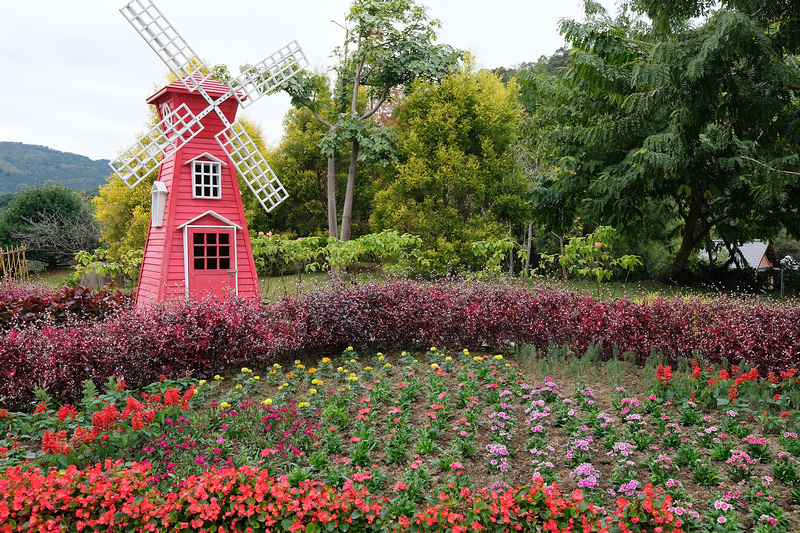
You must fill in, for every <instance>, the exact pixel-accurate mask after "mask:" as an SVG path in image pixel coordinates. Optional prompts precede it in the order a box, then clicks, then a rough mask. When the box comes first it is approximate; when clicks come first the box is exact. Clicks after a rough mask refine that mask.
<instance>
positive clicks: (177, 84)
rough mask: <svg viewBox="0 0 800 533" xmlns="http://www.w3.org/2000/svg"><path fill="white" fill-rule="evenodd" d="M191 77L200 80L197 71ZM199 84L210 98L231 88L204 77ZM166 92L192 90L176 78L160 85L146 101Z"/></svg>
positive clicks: (150, 100) (157, 97) (216, 96)
mask: <svg viewBox="0 0 800 533" xmlns="http://www.w3.org/2000/svg"><path fill="white" fill-rule="evenodd" d="M192 77H193V78H194V79H195V80H200V79H201V78H202V76H201V75H200V74H198V73H197V72H195V73H194V74H192ZM200 86H201V87H202V88H203V90H205V91H206V92H207V93H208V95H209V96H211V97H212V98H219V97H220V96H222V95H224V94H226V93H227V92H228V91H230V90H231V88H230V87H228V86H227V85H225V84H224V83H220V82H218V81H216V80H214V79H211V78H206V79H205V80H204V81H202V82H201V83H200ZM166 92H172V93H184V94H190V93H191V92H192V91H190V90H189V89H187V88H186V86H184V84H183V82H182V81H181V80H177V81H174V82H172V83H170V84H169V85H167V86H165V87H162V88H161V89H160V90H159V91H158V92H157V93H155V94H154V95H153V96H151V97H150V98H148V99H147V103H148V104H152V103H153V102H155V101H156V100H158V99H159V98H160V97H161V96H162V95H163V94H164V93H166ZM242 99H245V97H244V96H242Z"/></svg>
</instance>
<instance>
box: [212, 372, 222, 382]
mask: <svg viewBox="0 0 800 533" xmlns="http://www.w3.org/2000/svg"><path fill="white" fill-rule="evenodd" d="M214 379H215V380H217V381H219V380H220V379H222V376H220V375H219V374H217V375H216V376H214Z"/></svg>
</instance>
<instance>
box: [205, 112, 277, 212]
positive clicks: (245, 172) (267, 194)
mask: <svg viewBox="0 0 800 533" xmlns="http://www.w3.org/2000/svg"><path fill="white" fill-rule="evenodd" d="M216 138H217V142H218V143H219V144H220V146H222V147H223V148H224V149H225V150H227V151H228V153H230V154H231V156H232V158H233V162H234V164H235V165H236V169H237V170H238V171H239V175H240V176H241V177H242V178H243V179H244V181H245V183H247V186H248V187H250V190H251V191H253V194H255V195H256V198H257V199H258V202H259V203H260V204H261V206H262V207H263V208H264V209H265V210H266V211H267V213H269V212H270V211H272V210H273V209H274V208H275V207H276V206H277V205H278V204H280V203H281V202H282V201H284V200H286V199H287V198H288V197H289V193H287V192H286V189H284V188H283V185H282V184H281V182H280V181H278V178H277V176H275V173H274V172H272V169H271V168H269V165H268V164H267V162H266V161H265V160H264V157H263V156H262V155H261V152H259V151H258V148H256V145H255V143H254V142H253V140H252V139H251V138H250V136H249V135H248V134H247V132H246V131H244V128H243V127H242V125H241V124H239V123H238V122H234V123H233V124H232V125H231V127H230V128H227V129H225V130H223V131H221V132H219V133H218V134H217V135H216Z"/></svg>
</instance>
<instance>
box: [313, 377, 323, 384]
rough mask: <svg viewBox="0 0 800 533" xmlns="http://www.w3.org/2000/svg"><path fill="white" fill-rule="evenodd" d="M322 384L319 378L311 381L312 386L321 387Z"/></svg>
mask: <svg viewBox="0 0 800 533" xmlns="http://www.w3.org/2000/svg"><path fill="white" fill-rule="evenodd" d="M320 383H322V382H321V381H320V380H318V379H317V378H314V379H312V380H311V384H312V385H319V384H320Z"/></svg>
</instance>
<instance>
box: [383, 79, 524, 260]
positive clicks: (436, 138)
mask: <svg viewBox="0 0 800 533" xmlns="http://www.w3.org/2000/svg"><path fill="white" fill-rule="evenodd" d="M520 114H521V109H520V108H519V105H518V103H517V87H516V84H515V83H513V82H511V83H509V84H508V85H507V86H506V85H503V83H502V81H501V80H500V79H499V78H498V77H497V76H496V75H494V74H491V73H488V72H479V73H473V72H470V71H469V70H467V69H462V70H460V71H458V72H456V73H453V74H449V75H447V76H445V77H444V79H443V80H442V81H441V83H440V84H435V83H432V82H429V81H417V82H415V83H413V84H412V85H411V86H410V87H409V89H408V96H407V99H406V101H405V102H404V103H403V105H402V106H401V107H400V109H399V110H398V156H399V158H400V163H399V164H398V165H397V166H396V168H395V171H394V172H393V173H392V174H391V176H389V177H388V179H387V181H388V186H387V187H386V188H385V189H383V190H381V191H380V192H378V193H377V194H376V196H375V212H374V214H373V217H372V219H371V225H372V227H373V229H374V230H378V231H380V230H383V229H385V228H392V229H395V230H397V231H407V232H410V233H414V234H416V235H419V236H420V237H421V238H422V242H423V247H424V248H423V255H424V256H425V257H426V258H427V259H428V260H429V261H430V263H431V269H432V270H433V271H437V272H447V271H450V270H453V269H457V268H462V267H463V266H465V265H466V266H472V267H475V268H476V269H482V267H483V265H482V261H471V260H470V258H471V257H476V256H473V254H472V253H471V252H472V249H471V243H472V242H475V241H492V240H497V239H502V238H504V237H506V235H507V233H508V231H509V229H514V228H516V229H517V230H521V228H522V226H523V225H524V222H525V221H526V220H527V218H528V216H529V213H528V208H527V205H526V203H525V201H524V200H523V198H522V196H523V192H524V184H523V180H522V176H521V174H519V173H517V172H515V170H514V159H513V152H512V147H513V143H514V141H515V140H516V136H517V124H518V121H519V118H520ZM476 259H478V258H477V257H476Z"/></svg>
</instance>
